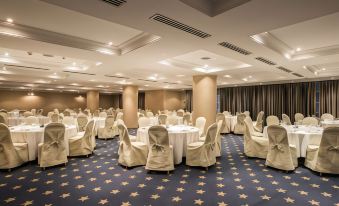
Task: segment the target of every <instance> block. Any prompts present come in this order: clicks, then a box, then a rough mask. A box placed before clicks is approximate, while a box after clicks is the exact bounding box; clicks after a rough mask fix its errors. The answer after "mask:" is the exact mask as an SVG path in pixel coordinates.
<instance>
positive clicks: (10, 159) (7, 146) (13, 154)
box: [0, 123, 24, 169]
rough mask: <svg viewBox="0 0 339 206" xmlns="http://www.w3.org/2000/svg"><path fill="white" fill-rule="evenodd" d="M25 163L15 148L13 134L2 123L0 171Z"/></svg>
mask: <svg viewBox="0 0 339 206" xmlns="http://www.w3.org/2000/svg"><path fill="white" fill-rule="evenodd" d="M22 163H24V161H23V160H22V159H21V158H20V156H19V154H18V153H17V151H16V149H15V148H14V145H13V142H12V138H11V132H10V131H9V129H8V127H7V126H6V125H5V124H3V123H0V169H10V168H13V167H17V166H19V165H21V164H22Z"/></svg>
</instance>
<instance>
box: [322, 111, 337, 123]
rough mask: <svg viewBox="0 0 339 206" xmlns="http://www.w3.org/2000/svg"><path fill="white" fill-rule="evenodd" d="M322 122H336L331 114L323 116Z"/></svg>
mask: <svg viewBox="0 0 339 206" xmlns="http://www.w3.org/2000/svg"><path fill="white" fill-rule="evenodd" d="M321 120H322V121H323V120H334V116H333V115H332V114H329V113H325V114H322V115H321Z"/></svg>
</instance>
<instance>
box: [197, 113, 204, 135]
mask: <svg viewBox="0 0 339 206" xmlns="http://www.w3.org/2000/svg"><path fill="white" fill-rule="evenodd" d="M205 124H206V118H205V117H198V118H197V119H196V120H195V127H197V128H198V129H199V131H200V135H204V131H205Z"/></svg>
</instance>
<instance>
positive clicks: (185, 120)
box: [183, 114, 191, 125]
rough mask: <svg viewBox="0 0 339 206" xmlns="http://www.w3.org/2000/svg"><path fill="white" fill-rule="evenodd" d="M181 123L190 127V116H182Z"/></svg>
mask: <svg viewBox="0 0 339 206" xmlns="http://www.w3.org/2000/svg"><path fill="white" fill-rule="evenodd" d="M183 123H184V125H190V124H191V115H190V114H184V116H183Z"/></svg>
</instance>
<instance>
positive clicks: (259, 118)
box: [254, 111, 264, 132]
mask: <svg viewBox="0 0 339 206" xmlns="http://www.w3.org/2000/svg"><path fill="white" fill-rule="evenodd" d="M263 118H264V111H261V112H259V113H258V115H257V121H256V122H255V125H254V130H255V131H257V132H262V129H263V122H264V120H263Z"/></svg>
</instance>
